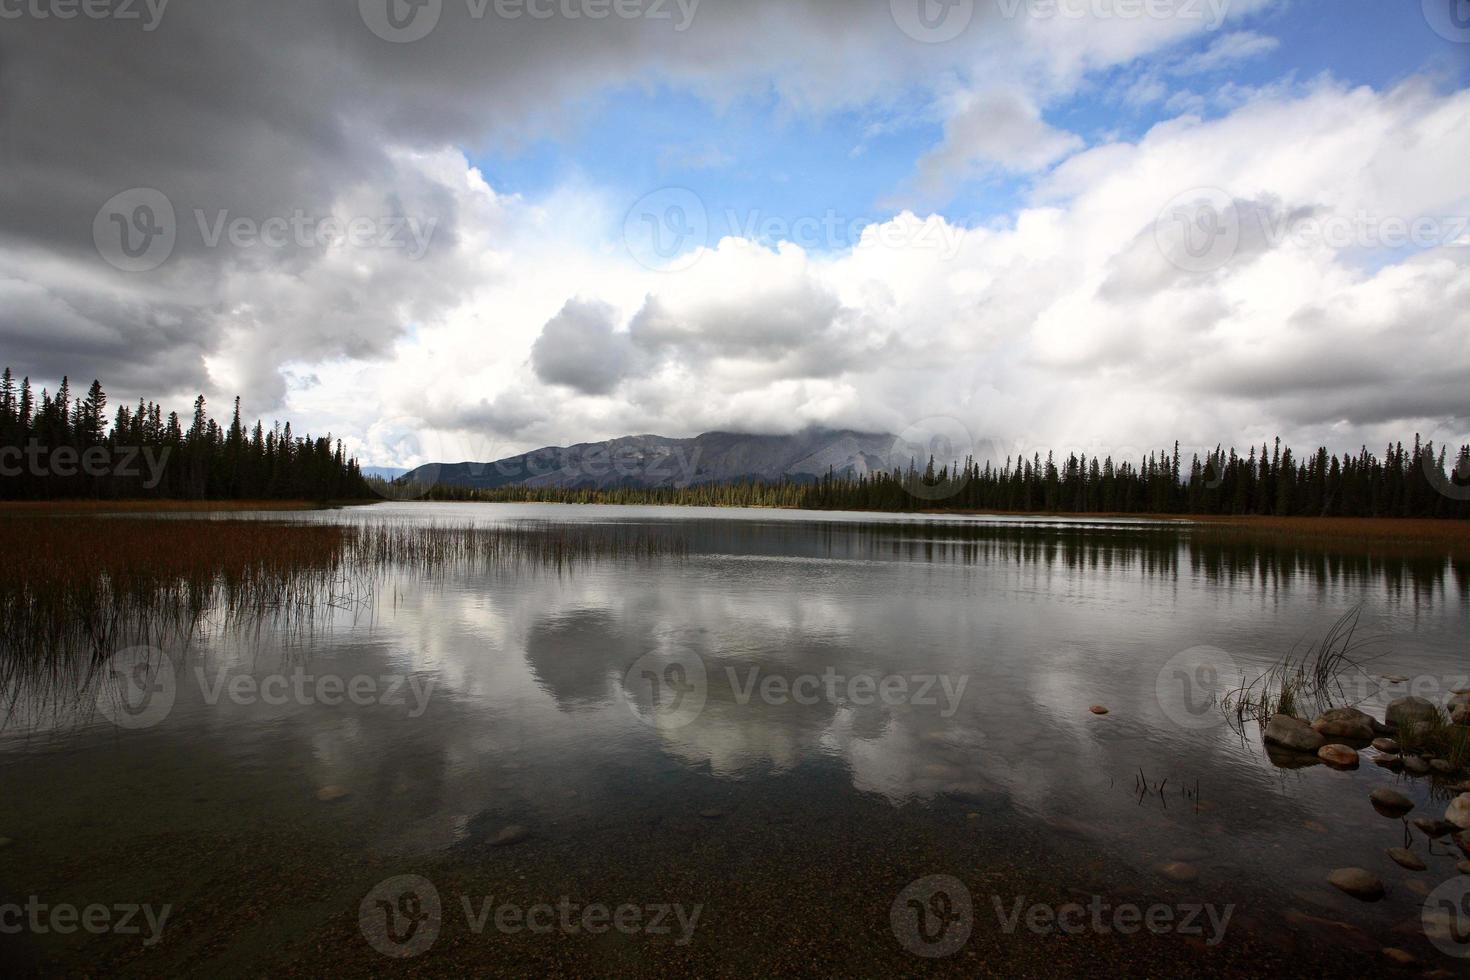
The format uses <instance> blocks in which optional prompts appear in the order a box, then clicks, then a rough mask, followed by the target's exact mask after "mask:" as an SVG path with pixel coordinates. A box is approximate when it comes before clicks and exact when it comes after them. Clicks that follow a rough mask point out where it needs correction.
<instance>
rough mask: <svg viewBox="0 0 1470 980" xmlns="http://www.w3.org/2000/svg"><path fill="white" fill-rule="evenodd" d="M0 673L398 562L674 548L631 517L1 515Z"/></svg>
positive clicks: (348, 587) (251, 615)
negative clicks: (528, 521) (332, 520)
mask: <svg viewBox="0 0 1470 980" xmlns="http://www.w3.org/2000/svg"><path fill="white" fill-rule="evenodd" d="M0 534H3V535H4V540H5V541H6V542H7V543H8V545H9V547H8V548H7V549H6V551H7V553H6V555H5V558H4V560H3V561H0V683H5V684H7V685H8V683H9V682H10V681H11V680H13V679H14V678H15V677H16V676H17V675H18V674H25V675H28V676H34V675H35V674H36V673H37V672H40V673H45V672H46V671H47V670H48V669H65V668H64V667H63V665H64V664H66V663H67V662H70V663H71V665H72V666H73V667H74V666H75V663H76V658H77V657H79V656H80V657H83V658H86V657H90V658H91V659H92V660H94V661H96V660H101V659H104V658H106V657H108V656H111V655H112V654H113V653H115V652H116V651H117V650H118V649H120V648H122V647H126V646H131V645H138V644H150V645H155V646H170V645H175V644H178V643H180V642H186V641H187V640H188V638H189V637H190V636H191V635H192V634H193V632H194V631H195V630H196V628H198V627H199V626H200V625H201V623H204V622H206V621H207V622H209V623H210V624H211V625H214V626H219V627H223V628H232V627H240V626H247V625H249V624H251V623H258V622H260V621H261V620H262V619H263V618H266V617H278V618H280V617H284V618H285V619H287V620H288V621H290V622H292V623H295V624H305V625H306V627H307V628H309V627H310V623H311V617H312V616H313V615H314V614H315V613H316V612H317V611H318V610H321V609H323V608H326V607H334V606H341V605H351V604H354V603H361V602H364V601H366V600H367V599H370V598H371V597H372V596H373V595H374V594H375V590H376V588H377V585H378V583H379V582H380V581H381V580H382V578H383V577H384V576H385V575H387V574H389V573H390V572H391V571H393V570H395V569H410V570H416V571H421V572H424V573H438V572H443V571H445V570H448V569H465V570H470V571H473V570H475V569H478V568H488V567H492V566H499V565H505V564H509V563H520V562H532V563H535V564H537V565H541V566H547V567H552V568H557V569H561V568H565V567H566V566H568V565H570V564H572V563H574V562H577V561H583V560H590V559H599V558H623V557H660V556H665V555H682V554H684V552H685V545H684V542H683V540H682V538H679V537H677V536H676V535H674V534H672V533H669V532H667V531H664V530H661V529H656V528H653V529H650V528H646V527H639V526H633V525H603V526H598V525H590V526H583V527H564V526H546V527H543V526H524V527H490V528H458V527H437V526H418V525H395V524H363V525H348V526H341V525H331V524H312V523H276V522H269V521H259V520H188V519H179V520H146V519H132V518H118V519H113V518H75V517H74V518H65V517H55V518H41V519H36V518H33V517H31V518H10V519H0Z"/></svg>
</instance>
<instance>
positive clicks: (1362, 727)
mask: <svg viewBox="0 0 1470 980" xmlns="http://www.w3.org/2000/svg"><path fill="white" fill-rule="evenodd" d="M1312 730H1313V731H1314V732H1319V733H1321V734H1323V735H1327V736H1330V737H1332V738H1352V739H1361V740H1362V741H1364V742H1366V741H1368V740H1370V739H1372V738H1373V735H1374V728H1373V718H1372V716H1370V715H1368V714H1367V713H1366V712H1363V711H1359V710H1358V709H1357V708H1328V709H1327V710H1326V711H1324V712H1322V713H1321V714H1320V715H1318V716H1317V720H1316V721H1314V722H1312Z"/></svg>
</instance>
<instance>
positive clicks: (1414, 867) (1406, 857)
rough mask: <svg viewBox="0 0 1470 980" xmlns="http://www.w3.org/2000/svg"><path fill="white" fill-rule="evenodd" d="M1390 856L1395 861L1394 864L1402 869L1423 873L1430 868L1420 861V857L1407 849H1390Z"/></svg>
mask: <svg viewBox="0 0 1470 980" xmlns="http://www.w3.org/2000/svg"><path fill="white" fill-rule="evenodd" d="M1388 856H1389V857H1390V858H1392V859H1393V863H1394V864H1397V865H1398V866H1399V867H1401V868H1408V869H1409V870H1410V871H1423V870H1424V869H1425V868H1426V867H1428V865H1426V864H1425V863H1424V862H1423V861H1422V860H1420V858H1419V855H1417V854H1415V853H1414V852H1413V851H1411V850H1409V849H1408V848H1407V847H1390V848H1389V849H1388Z"/></svg>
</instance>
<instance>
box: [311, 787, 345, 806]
mask: <svg viewBox="0 0 1470 980" xmlns="http://www.w3.org/2000/svg"><path fill="white" fill-rule="evenodd" d="M351 795H352V790H350V789H348V788H347V787H346V786H323V787H322V788H321V789H319V790H317V791H316V798H317V799H319V800H321V801H322V802H323V803H332V802H335V801H336V800H342V799H346V798H347V797H349V796H351Z"/></svg>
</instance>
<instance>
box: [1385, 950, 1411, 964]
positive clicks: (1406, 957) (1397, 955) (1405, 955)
mask: <svg viewBox="0 0 1470 980" xmlns="http://www.w3.org/2000/svg"><path fill="white" fill-rule="evenodd" d="M1383 955H1384V956H1386V957H1388V958H1389V959H1391V960H1393V961H1394V962H1395V963H1397V964H1398V965H1399V966H1418V965H1419V960H1418V959H1416V958H1415V956H1414V954H1413V953H1410V952H1409V951H1408V950H1405V949H1399V948H1398V947H1397V946H1385V947H1383Z"/></svg>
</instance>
